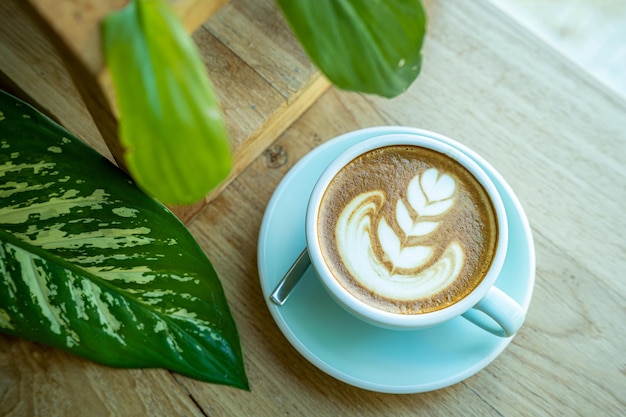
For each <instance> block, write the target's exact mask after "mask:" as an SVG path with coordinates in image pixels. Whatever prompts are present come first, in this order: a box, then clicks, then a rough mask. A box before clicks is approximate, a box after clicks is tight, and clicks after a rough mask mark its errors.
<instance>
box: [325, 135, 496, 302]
mask: <svg viewBox="0 0 626 417" xmlns="http://www.w3.org/2000/svg"><path fill="white" fill-rule="evenodd" d="M318 230H319V233H318V238H319V241H320V247H321V249H322V254H323V257H324V260H325V262H326V264H327V265H328V267H329V269H330V270H331V273H332V274H333V276H334V277H335V278H336V279H337V281H339V283H340V284H341V285H342V286H344V287H345V288H346V289H347V290H348V291H350V292H351V293H352V294H353V295H354V296H355V297H357V298H359V299H360V300H362V301H364V302H366V303H367V304H370V305H373V306H375V307H377V308H379V309H383V310H387V311H391V312H395V313H402V314H420V313H426V312H429V311H435V310H438V309H441V308H445V307H446V306H448V305H451V304H454V303H455V302H457V301H458V300H460V299H462V298H464V297H465V296H466V295H467V294H468V293H470V292H471V291H472V290H473V289H474V288H476V286H477V285H478V284H479V283H480V282H481V280H482V278H483V277H484V275H485V273H486V271H487V270H488V269H489V267H490V265H491V261H492V259H493V256H494V253H495V248H496V244H497V223H496V219H495V213H494V209H493V205H492V204H491V200H490V199H489V197H488V195H487V193H486V191H485V190H484V189H483V188H482V185H481V184H480V183H479V182H478V181H477V180H476V179H475V178H474V177H473V176H472V174H471V173H470V172H469V171H467V170H466V169H465V168H464V167H463V166H462V165H460V164H458V163H457V162H456V161H454V160H453V159H451V158H450V157H448V156H446V155H444V154H441V153H439V152H436V151H433V150H429V149H425V148H421V147H418V146H412V145H411V146H396V145H394V146H388V147H384V148H379V149H376V150H374V151H370V152H367V153H365V154H364V155H361V156H359V157H357V158H356V159H355V160H353V161H352V162H350V163H349V164H348V165H346V166H345V167H344V168H343V169H342V170H341V171H340V172H339V173H338V174H337V175H335V177H334V178H333V180H332V181H331V184H330V185H329V187H328V188H327V190H326V192H325V194H324V197H323V198H322V203H321V206H320V212H319V217H318Z"/></svg>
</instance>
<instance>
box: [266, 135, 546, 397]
mask: <svg viewBox="0 0 626 417" xmlns="http://www.w3.org/2000/svg"><path fill="white" fill-rule="evenodd" d="M395 133H403V134H419V135H422V136H428V137H432V138H434V139H437V140H441V141H444V142H447V143H449V144H451V145H453V146H455V147H456V148H458V149H459V150H461V151H463V152H464V153H466V154H468V155H469V156H470V157H472V159H474V160H475V161H476V162H477V163H478V164H479V165H480V166H481V167H482V168H483V169H484V170H485V171H486V172H487V174H488V175H489V176H490V177H491V179H492V181H493V182H494V183H495V185H496V188H497V189H498V191H499V192H500V193H501V196H502V199H503V201H504V204H505V208H506V213H507V217H508V221H509V248H508V252H507V257H506V260H505V262H504V267H503V269H502V272H501V274H500V276H499V278H498V280H497V281H496V286H498V287H499V288H500V289H501V290H503V291H504V292H505V293H507V294H508V295H509V296H511V297H512V298H513V299H514V300H516V301H517V302H518V303H519V305H520V306H521V307H522V309H523V310H524V311H525V312H527V311H528V306H529V304H530V299H531V296H532V292H533V286H534V282H535V249H534V243H533V239H532V235H531V230H530V226H529V224H528V220H527V218H526V215H525V214H524V211H523V209H522V207H521V205H520V203H519V200H518V199H517V197H516V196H515V194H514V193H513V191H512V190H511V188H510V187H509V186H508V184H507V183H506V182H505V180H504V179H503V178H502V177H501V176H500V174H498V173H497V172H496V171H495V170H494V168H493V167H492V166H491V165H489V164H488V163H487V162H486V161H484V160H483V159H482V158H481V157H480V156H479V155H477V154H476V153H474V152H473V151H471V150H470V149H468V148H466V147H465V146H463V145H461V144H459V143H457V142H454V141H451V140H450V139H448V138H445V137H442V136H440V135H437V134H435V133H432V132H428V131H424V130H419V129H413V128H407V127H397V126H389V127H387V126H386V127H378V128H368V129H363V130H357V131H354V132H350V133H347V134H344V135H342V136H339V137H337V138H335V139H332V140H330V141H328V142H326V143H324V144H323V145H321V146H319V147H317V148H316V149H314V150H312V151H311V152H310V153H309V154H307V155H306V156H305V157H304V158H302V159H301V160H300V161H299V162H298V163H297V164H296V165H294V167H293V168H292V169H291V170H290V171H289V172H288V173H287V175H285V177H284V178H283V180H282V181H281V183H280V184H279V185H278V187H277V188H276V191H275V192H274V195H273V196H272V198H271V199H270V202H269V204H268V206H267V209H266V211H265V215H264V217H263V222H262V224H261V230H260V234H259V245H258V269H259V279H260V283H261V288H262V290H263V295H264V296H265V300H266V302H267V305H268V308H269V310H270V313H271V314H272V316H273V318H274V320H275V321H276V323H277V325H278V327H279V328H280V330H281V331H282V333H283V334H284V335H285V337H286V338H287V340H289V342H290V343H291V344H292V345H293V346H294V347H295V348H296V350H298V352H299V353H300V354H302V355H303V356H304V357H305V358H306V359H307V360H309V361H310V362H311V363H313V364H314V365H315V366H317V367H318V368H319V369H321V370H322V371H324V372H326V373H327V374H329V375H331V376H333V377H335V378H337V379H339V380H341V381H343V382H346V383H348V384H351V385H354V386H356V387H359V388H363V389H367V390H371V391H377V392H384V393H396V394H400V393H419V392H426V391H432V390H436V389H439V388H444V387H447V386H450V385H452V384H455V383H457V382H460V381H462V380H464V379H466V378H468V377H470V376H472V375H474V374H475V373H476V372H478V371H480V370H481V369H483V368H484V367H485V366H487V365H488V364H489V363H491V362H492V361H493V360H494V359H495V358H496V357H497V356H498V355H499V354H500V353H502V351H503V350H504V349H505V348H506V347H507V346H508V344H509V343H510V342H511V340H512V338H500V337H497V336H493V335H491V334H490V333H487V332H486V331H484V330H481V329H480V328H478V327H477V326H475V325H473V324H471V323H470V322H468V321H467V320H465V319H463V318H461V317H457V318H455V319H453V320H450V321H448V322H446V323H444V324H441V325H438V326H436V327H432V328H429V329H425V330H415V331H394V330H386V329H382V328H378V327H375V326H372V325H369V324H366V323H365V322H363V321H361V320H359V319H357V318H354V317H353V316H352V315H350V314H349V313H347V312H346V311H344V310H343V309H342V308H341V307H339V305H337V304H336V303H335V302H334V301H333V300H332V299H331V297H330V296H329V295H328V294H327V292H326V290H325V289H324V288H323V287H322V285H321V283H320V282H319V280H318V278H317V277H316V276H315V272H314V270H313V268H308V269H307V271H306V272H305V274H304V276H303V277H302V279H301V280H300V282H299V283H298V285H297V286H296V287H295V288H294V290H293V292H292V293H291V295H290V296H289V298H288V299H287V301H286V303H285V304H284V305H283V306H277V305H276V304H274V303H272V302H271V301H270V299H269V296H270V294H271V293H272V291H273V290H274V288H275V286H276V285H277V284H278V282H279V281H280V279H281V278H282V277H283V275H284V274H285V273H286V272H287V270H288V269H289V267H290V266H291V264H292V263H293V262H294V261H295V259H296V258H297V257H298V255H299V254H300V252H301V251H302V250H303V249H304V248H305V247H306V239H305V232H304V222H305V213H306V207H307V203H308V198H309V194H310V193H311V191H312V189H313V186H314V185H315V182H316V181H317V178H318V177H319V176H320V175H321V173H322V171H324V169H325V168H326V167H327V166H328V165H329V164H330V162H331V161H332V160H333V159H334V158H335V157H336V156H338V155H339V154H340V153H341V152H343V151H344V150H346V149H347V148H348V147H350V146H351V145H354V144H355V143H357V142H360V141H362V140H365V139H368V138H371V137H374V136H380V135H386V134H395Z"/></svg>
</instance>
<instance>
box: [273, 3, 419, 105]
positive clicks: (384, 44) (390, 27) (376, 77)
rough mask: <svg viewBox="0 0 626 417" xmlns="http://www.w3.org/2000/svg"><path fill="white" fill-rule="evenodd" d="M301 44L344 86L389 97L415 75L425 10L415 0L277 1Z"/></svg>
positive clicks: (312, 57)
mask: <svg viewBox="0 0 626 417" xmlns="http://www.w3.org/2000/svg"><path fill="white" fill-rule="evenodd" d="M278 4H279V5H280V7H281V9H282V11H283V14H284V15H285V17H286V19H287V21H288V22H289V23H290V25H291V27H292V29H293V31H294V33H295V34H296V36H297V38H298V39H299V41H300V43H301V44H302V46H303V47H304V49H305V50H306V52H307V53H308V55H309V56H310V57H311V60H312V61H313V62H314V63H315V64H316V65H317V66H318V67H319V68H320V70H321V71H322V72H323V73H324V74H325V75H326V77H328V79H329V80H330V81H331V82H332V83H333V84H335V85H336V86H338V87H339V88H343V89H346V90H352V91H358V92H363V93H372V94H377V95H380V96H384V97H394V96H397V95H398V94H400V93H402V92H403V91H405V90H406V89H407V88H408V87H409V86H410V85H411V83H412V82H413V81H414V80H415V78H416V77H417V76H418V74H419V72H420V69H421V64H422V55H421V49H422V43H423V41H424V35H425V29H426V14H425V11H424V8H423V6H422V3H421V1H420V0H380V1H372V0H278Z"/></svg>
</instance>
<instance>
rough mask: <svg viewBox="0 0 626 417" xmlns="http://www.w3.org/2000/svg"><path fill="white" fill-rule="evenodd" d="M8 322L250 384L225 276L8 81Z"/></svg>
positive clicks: (3, 297)
mask: <svg viewBox="0 0 626 417" xmlns="http://www.w3.org/2000/svg"><path fill="white" fill-rule="evenodd" d="M0 331H2V332H4V333H8V334H11V335H15V336H19V337H22V338H26V339H30V340H34V341H37V342H40V343H44V344H47V345H51V346H55V347H57V348H61V349H64V350H67V351H69V352H72V353H74V354H76V355H80V356H83V357H85V358H88V359H91V360H93V361H96V362H99V363H103V364H107V365H111V366H117V367H161V368H167V369H171V370H174V371H177V372H180V373H182V374H185V375H188V376H190V377H193V378H197V379H200V380H203V381H209V382H215V383H221V384H228V385H233V386H236V387H240V388H247V381H246V376H245V372H244V367H243V358H242V354H241V350H240V345H239V336H238V334H237V330H236V327H235V323H234V321H233V318H232V316H231V314H230V311H229V308H228V305H227V301H226V298H225V295H224V292H223V289H222V287H221V284H220V282H219V279H218V277H217V275H216V273H215V271H214V269H213V267H212V266H211V263H210V262H209V260H208V259H207V258H206V256H205V254H204V253H203V251H202V250H201V249H200V247H199V246H198V244H197V243H196V241H195V240H194V238H193V237H192V236H191V234H190V233H189V232H188V230H187V229H186V228H185V226H184V225H183V224H182V223H180V221H179V220H178V219H177V218H176V217H175V216H174V215H173V214H172V213H171V212H170V211H169V210H168V209H167V208H166V207H164V206H163V205H161V204H160V203H159V202H157V201H156V200H154V199H153V198H151V197H149V196H147V195H146V194H144V193H143V192H142V191H140V190H139V189H138V188H137V187H136V186H135V185H134V184H133V182H132V181H131V180H130V179H129V178H128V177H127V176H126V174H124V173H123V172H122V171H121V170H119V169H118V168H117V167H115V166H114V165H113V164H111V163H110V162H109V161H108V160H106V159H105V158H104V157H102V156H101V155H99V154H98V153H97V152H96V151H94V150H93V149H92V148H90V147H88V146H87V145H85V144H83V143H82V142H81V141H80V140H78V139H77V138H76V137H74V136H73V135H72V134H70V133H69V132H67V131H66V130H65V129H63V128H62V127H60V126H58V125H57V124H55V123H54V122H52V121H51V120H50V119H48V118H46V117H45V116H44V115H42V114H41V113H39V112H38V111H36V110H35V109H33V108H32V107H30V106H29V105H27V104H26V103H23V102H21V101H19V100H17V99H16V98H14V97H12V96H10V95H8V94H6V93H4V92H1V91H0Z"/></svg>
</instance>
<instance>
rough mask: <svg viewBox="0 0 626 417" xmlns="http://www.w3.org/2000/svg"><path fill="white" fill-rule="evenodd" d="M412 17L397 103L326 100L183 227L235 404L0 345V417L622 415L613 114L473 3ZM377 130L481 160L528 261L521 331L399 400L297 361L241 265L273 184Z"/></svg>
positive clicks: (624, 391)
mask: <svg viewBox="0 0 626 417" xmlns="http://www.w3.org/2000/svg"><path fill="white" fill-rule="evenodd" d="M426 4H427V7H428V11H429V16H430V34H429V37H428V41H427V43H426V47H425V51H424V52H425V54H424V55H425V58H424V68H423V72H422V74H421V76H420V77H419V79H418V81H417V82H416V83H415V84H414V85H413V87H412V88H411V89H410V90H409V91H407V92H406V93H405V94H403V95H402V96H400V97H398V98H396V99H393V100H384V99H379V98H375V97H369V96H362V95H358V94H351V93H345V92H339V91H337V90H334V89H331V90H329V91H328V92H327V93H326V94H325V95H324V96H322V98H321V99H320V100H319V101H318V102H317V103H316V104H315V105H313V106H312V107H311V108H310V110H309V111H308V112H306V113H305V114H304V116H302V117H301V118H300V119H299V120H298V121H297V122H296V123H295V124H294V125H292V126H291V128H289V129H288V130H287V131H286V133H284V134H283V135H282V136H281V137H280V138H279V139H278V141H277V142H276V143H275V144H274V145H273V147H272V148H271V149H270V150H268V153H266V154H263V155H261V156H260V157H259V158H257V159H256V160H255V161H254V162H253V163H252V164H251V165H250V166H249V167H248V168H247V170H245V171H244V172H243V173H242V174H240V175H239V176H238V178H236V179H235V180H234V181H233V182H232V183H231V184H230V186H229V187H228V188H227V189H226V190H225V191H224V192H223V193H222V194H221V195H220V196H219V197H218V198H217V199H216V200H214V201H213V202H212V203H210V204H209V205H208V206H207V207H205V209H204V210H203V211H202V212H201V213H200V214H199V215H198V216H197V217H195V219H194V220H193V221H192V222H191V223H190V224H189V227H190V229H191V231H192V233H193V234H194V235H195V237H196V238H197V239H198V241H199V242H200V244H201V246H202V247H203V248H204V250H205V251H206V253H207V254H208V256H209V258H210V259H211V260H212V261H213V263H214V266H215V267H216V269H217V271H218V273H219V274H220V276H221V279H222V282H223V284H224V287H225V290H226V295H227V297H228V299H229V302H230V305H231V308H232V310H233V314H234V317H235V320H236V321H237V323H238V327H239V331H240V334H241V339H242V344H243V350H244V355H245V360H246V368H247V372H248V376H249V379H250V385H251V392H244V391H239V390H236V389H233V388H228V387H223V386H216V385H210V384H206V383H201V382H197V381H194V380H191V379H188V378H185V377H182V376H180V375H177V374H173V373H170V372H168V371H164V370H120V369H109V368H106V367H102V366H99V365H95V364H93V363H90V362H87V361H84V360H82V359H79V358H76V357H73V356H71V355H68V354H66V353H63V352H60V351H58V350H54V349H50V348H47V347H44V346H39V345H36V344H33V343H30V342H26V341H22V340H18V339H15V338H11V337H6V336H0V415H2V416H11V417H15V416H84V415H89V416H103V415H111V416H113V415H115V416H147V415H148V416H178V415H181V416H182V415H185V416H203V415H209V416H253V415H254V416H272V417H274V416H279V415H291V416H296V415H303V416H312V415H334V416H338V415H341V416H346V415H355V416H357V415H358V416H380V415H393V416H417V415H479V416H490V415H494V416H502V415H505V416H537V415H550V416H552V415H567V416H571V415H583V416H604V415H607V416H608V415H612V416H616V415H624V413H625V411H624V410H626V320H625V318H626V281H625V280H624V279H623V277H624V270H626V260H625V259H626V255H624V254H625V253H626V238H625V237H624V236H625V232H626V216H625V215H624V203H625V202H626V168H625V167H626V132H625V128H626V102H625V101H624V100H623V99H622V98H619V97H618V96H617V95H615V94H614V93H612V92H611V91H608V90H607V89H605V88H604V87H602V86H601V85H600V84H599V83H598V82H596V81H595V80H593V79H591V78H590V77H589V76H588V75H586V74H585V73H583V72H582V71H581V70H580V69H579V68H576V67H575V66H573V65H572V64H571V63H569V62H567V61H566V60H565V59H563V58H561V57H560V56H557V55H556V54H555V52H554V51H552V50H550V49H549V48H548V47H547V46H546V45H545V44H542V43H541V42H540V41H538V40H537V39H535V38H534V37H533V36H532V35H531V34H529V33H528V32H526V31H525V30H524V29H523V28H521V27H520V26H518V25H517V24H516V23H515V22H514V21H512V20H510V19H509V18H508V17H507V16H505V15H503V14H501V13H500V12H499V11H498V10H497V9H495V8H494V7H493V6H491V5H490V4H489V3H486V2H485V1H472V2H468V1H461V0H458V1H434V0H433V1H430V2H427V3H426ZM391 124H393V125H406V126H415V127H421V128H425V129H429V130H433V131H437V132H440V133H442V134H445V135H447V136H450V137H453V138H456V139H457V140H459V141H461V142H463V143H465V144H466V145H468V146H470V147H471V148H473V149H475V150H476V151H477V152H479V153H480V154H482V155H483V156H484V157H485V158H486V159H487V160H489V161H490V162H491V163H492V164H493V165H494V166H495V167H496V169H497V170H499V171H500V173H501V174H502V175H503V176H504V177H505V178H506V179H507V181H508V182H509V184H510V185H511V187H512V188H513V190H515V192H516V194H517V196H518V197H519V198H520V200H521V202H522V204H523V206H524V208H525V210H526V213H527V215H528V217H529V220H530V224H531V226H532V230H533V235H534V239H535V245H536V253H537V279H536V286H535V291H534V296H533V300H532V303H531V306H530V310H529V314H528V318H527V321H526V323H525V325H524V327H523V328H522V329H521V331H520V332H519V334H518V335H517V336H516V337H515V338H514V339H513V341H512V343H511V344H510V345H509V346H508V348H507V349H506V350H505V351H504V352H503V353H502V354H501V355H500V356H499V357H498V358H497V359H496V360H495V361H494V362H492V363H491V364H490V365H489V366H487V367H486V368H485V369H484V370H482V371H480V372H478V373H477V374H476V375H474V376H472V377H471V378H469V379H467V380H465V381H463V382H460V383H458V384H455V385H453V386H450V387H448V388H445V389H441V390H438V391H434V392H429V393H423V394H415V395H391V394H379V393H373V392H369V391H365V390H362V389H359V388H355V387H352V386H350V385H347V384H345V383H343V382H340V381H337V380H335V379H333V378H332V377H330V376H328V375H327V374H325V373H324V372H322V371H320V370H319V369H317V368H316V367H315V366H313V365H312V364H310V363H309V362H308V361H307V360H305V359H304V358H303V357H302V356H301V355H300V354H298V353H297V352H296V350H295V349H294V348H293V347H292V346H291V345H290V344H289V342H288V341H287V339H285V337H284V336H283V335H282V333H281V332H280V331H279V329H278V327H277V326H276V324H275V322H274V321H273V320H272V317H271V316H270V314H269V312H268V309H267V306H266V304H265V301H264V299H263V296H262V293H261V288H260V285H259V279H258V273H257V266H256V261H257V259H256V250H257V239H258V233H259V228H260V224H261V220H262V216H263V212H264V210H265V207H266V205H267V203H268V201H269V199H270V197H271V195H272V192H273V191H274V189H275V187H276V186H277V185H278V183H279V182H280V180H281V178H283V176H284V175H285V174H286V173H287V171H288V170H289V168H290V167H292V166H293V165H294V164H295V163H296V162H297V161H298V160H299V159H300V158H302V157H303V156H304V155H305V154H306V153H307V152H309V151H310V150H311V149H313V148H314V147H316V146H318V145H320V144H321V143H323V142H325V141H326V140H328V139H330V138H332V137H334V136H336V135H338V134H341V133H344V132H347V131H350V130H354V129H358V128H362V127H367V126H375V125H391ZM279 147H282V148H279ZM272 152H273V153H276V152H278V153H280V154H281V155H283V156H284V157H285V158H284V163H283V164H280V163H276V159H272V158H269V153H272ZM270 159H271V163H270Z"/></svg>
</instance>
